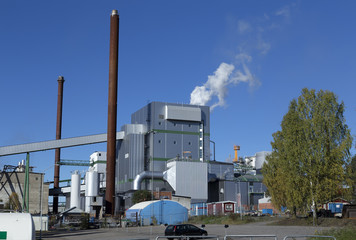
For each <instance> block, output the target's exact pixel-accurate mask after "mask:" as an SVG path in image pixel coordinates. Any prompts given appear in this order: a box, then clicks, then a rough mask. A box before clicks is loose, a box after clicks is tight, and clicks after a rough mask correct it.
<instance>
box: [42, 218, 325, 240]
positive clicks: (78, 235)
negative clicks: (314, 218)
mask: <svg viewBox="0 0 356 240" xmlns="http://www.w3.org/2000/svg"><path fill="white" fill-rule="evenodd" d="M267 224H268V222H258V223H250V224H244V225H230V227H229V228H224V225H215V224H214V225H213V224H212V225H206V226H205V230H207V231H208V233H209V235H215V236H217V238H219V239H220V240H223V239H224V236H225V235H276V236H277V239H278V240H281V239H283V238H284V237H285V236H291V235H314V234H315V233H316V232H321V231H323V230H328V229H330V227H309V226H271V225H267ZM164 229H165V226H153V227H150V226H149V227H130V228H110V229H103V228H102V229H90V230H80V231H53V232H52V231H50V232H47V233H43V234H42V239H58V240H67V239H71V240H84V239H101V240H114V239H120V240H128V239H135V240H143V239H156V237H157V236H163V235H164ZM217 238H215V239H217ZM37 239H39V235H37ZM160 239H165V238H160ZM232 239H237V238H232ZM240 239H241V240H243V239H246V238H240ZM248 239H249V238H248ZM254 239H259V240H262V239H274V238H254ZM299 239H300V238H298V240H299ZM324 239H325V238H324Z"/></svg>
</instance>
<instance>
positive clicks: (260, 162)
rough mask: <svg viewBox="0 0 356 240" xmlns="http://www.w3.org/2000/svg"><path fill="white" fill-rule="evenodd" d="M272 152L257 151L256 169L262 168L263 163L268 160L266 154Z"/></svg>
mask: <svg viewBox="0 0 356 240" xmlns="http://www.w3.org/2000/svg"><path fill="white" fill-rule="evenodd" d="M269 154H271V152H267V151H263V152H258V153H256V164H255V166H256V169H261V168H262V165H263V163H264V162H265V161H266V156H267V155H269Z"/></svg>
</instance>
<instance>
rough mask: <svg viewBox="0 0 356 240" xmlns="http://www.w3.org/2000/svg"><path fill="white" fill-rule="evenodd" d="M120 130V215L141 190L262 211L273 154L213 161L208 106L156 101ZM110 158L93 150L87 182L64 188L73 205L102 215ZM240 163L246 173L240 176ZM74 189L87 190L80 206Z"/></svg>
mask: <svg viewBox="0 0 356 240" xmlns="http://www.w3.org/2000/svg"><path fill="white" fill-rule="evenodd" d="M120 134H121V136H122V137H121V138H120V139H118V140H117V157H116V178H115V181H116V182H115V187H116V203H115V205H116V210H115V211H116V213H117V214H118V213H123V212H124V211H125V210H126V209H128V208H129V207H131V206H132V205H133V203H132V195H133V193H134V192H135V191H137V190H150V191H152V192H154V195H155V196H162V195H161V194H160V193H162V192H163V193H164V192H171V193H172V194H170V195H171V196H172V195H173V196H179V197H178V199H179V198H182V199H183V198H188V199H189V201H190V203H191V204H200V203H207V202H220V201H234V202H236V203H237V207H236V211H238V210H239V209H240V210H257V207H258V199H260V198H262V197H263V193H264V192H265V191H266V188H265V186H264V185H263V184H262V175H260V174H259V169H260V168H261V166H262V164H263V162H264V161H265V157H266V155H267V154H268V152H259V153H257V154H256V155H254V156H251V157H245V158H240V160H239V161H238V162H239V163H238V164H237V163H233V162H218V161H213V160H210V109H209V107H207V106H195V105H187V104H171V103H163V102H152V103H150V104H148V105H147V106H145V107H143V108H142V109H140V110H138V111H137V112H135V113H133V114H132V116H131V124H127V125H124V126H122V128H121V132H120ZM105 160H106V153H105V152H95V153H93V154H92V155H91V156H90V167H89V169H88V173H87V174H86V176H85V180H84V182H85V185H82V186H81V187H78V186H77V187H67V188H63V190H62V192H63V193H64V194H65V195H66V196H67V197H68V199H67V207H68V208H69V207H73V206H77V207H78V208H81V209H83V210H85V211H86V212H90V213H96V215H97V214H98V213H99V212H100V211H102V210H99V209H101V206H102V205H103V201H104V199H103V191H104V189H105V174H106V164H105V163H106V162H105ZM240 165H242V166H244V169H245V171H244V174H243V175H241V176H236V172H238V169H236V168H238V167H239V166H240ZM246 169H247V171H246ZM73 189H81V190H78V191H81V192H82V195H81V196H82V197H81V200H79V199H78V200H77V203H76V205H74V204H71V205H69V202H70V199H69V196H70V195H72V197H73V196H74V195H75V196H78V194H77V193H73V192H72V193H71V194H70V195H69V194H68V193H69V192H71V191H73ZM90 189H91V190H90ZM94 189H97V190H94ZM100 189H101V190H100ZM187 208H188V209H190V207H189V206H188V207H187Z"/></svg>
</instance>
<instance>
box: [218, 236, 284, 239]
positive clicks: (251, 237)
mask: <svg viewBox="0 0 356 240" xmlns="http://www.w3.org/2000/svg"><path fill="white" fill-rule="evenodd" d="M231 237H233V238H250V240H253V239H256V238H274V240H278V238H277V236H276V235H225V237H224V240H227V239H231Z"/></svg>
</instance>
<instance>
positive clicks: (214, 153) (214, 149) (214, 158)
mask: <svg viewBox="0 0 356 240" xmlns="http://www.w3.org/2000/svg"><path fill="white" fill-rule="evenodd" d="M210 142H211V143H212V144H214V161H216V159H215V142H214V141H212V140H210Z"/></svg>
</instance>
